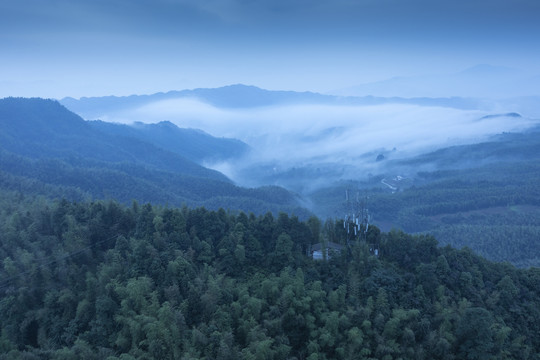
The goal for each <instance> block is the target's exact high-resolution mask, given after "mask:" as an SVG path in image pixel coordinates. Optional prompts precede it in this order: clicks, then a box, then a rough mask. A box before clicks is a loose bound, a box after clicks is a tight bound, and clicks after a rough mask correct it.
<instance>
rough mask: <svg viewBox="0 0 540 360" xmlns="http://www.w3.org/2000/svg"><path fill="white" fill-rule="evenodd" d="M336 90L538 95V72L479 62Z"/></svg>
mask: <svg viewBox="0 0 540 360" xmlns="http://www.w3.org/2000/svg"><path fill="white" fill-rule="evenodd" d="M335 93H337V94H340V95H344V96H365V95H373V96H380V97H395V96H398V97H400V96H403V97H408V98H414V97H424V96H430V97H453V96H456V95H459V96H463V97H472V98H509V97H510V98H511V97H523V96H540V86H539V83H538V74H533V75H530V74H525V73H523V72H521V71H520V70H517V69H513V68H508V67H502V66H493V65H489V64H478V65H475V66H472V67H470V68H467V69H465V70H463V71H459V72H457V73H451V74H432V75H421V76H407V77H394V78H390V79H386V80H381V81H375V82H370V83H364V84H359V85H357V86H352V87H349V88H345V89H340V90H337V91H336V92H335Z"/></svg>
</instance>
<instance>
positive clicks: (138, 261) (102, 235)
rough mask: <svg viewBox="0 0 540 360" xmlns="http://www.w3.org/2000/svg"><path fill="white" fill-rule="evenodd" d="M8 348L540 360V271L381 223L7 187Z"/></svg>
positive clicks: (69, 354) (0, 295) (0, 229)
mask: <svg viewBox="0 0 540 360" xmlns="http://www.w3.org/2000/svg"><path fill="white" fill-rule="evenodd" d="M0 204H1V206H0V240H1V241H0V261H1V264H0V330H1V332H0V354H1V355H0V358H1V359H15V358H27V359H33V358H41V359H79V358H84V359H109V360H113V359H134V358H147V359H150V358H156V359H201V358H205V359H538V355H537V354H538V353H539V351H540V337H539V336H538V334H539V333H540V310H539V309H540V302H539V301H540V300H539V299H540V272H539V271H538V269H536V268H532V269H529V270H519V269H516V268H514V267H513V266H511V265H509V264H497V263H491V262H488V261H486V260H484V259H482V258H480V257H478V256H477V255H475V254H474V253H472V252H471V251H470V250H468V249H464V250H455V249H452V248H450V247H445V248H440V247H438V246H437V242H436V241H435V239H434V238H433V237H430V236H411V235H407V234H405V233H403V232H398V231H392V232H390V233H382V234H381V233H380V232H379V231H378V229H376V228H375V227H373V228H374V229H375V230H373V232H372V235H371V236H372V237H373V238H374V239H373V240H375V241H378V242H379V243H380V254H381V255H380V256H379V257H375V256H373V255H371V253H370V251H369V246H368V245H367V244H366V243H357V244H353V246H352V248H351V249H350V251H347V250H345V251H343V252H342V253H341V254H339V253H334V254H333V256H332V257H331V258H330V259H329V260H328V261H318V262H316V261H313V260H311V259H310V258H309V257H308V256H306V250H307V248H306V247H307V246H308V245H311V244H314V243H316V242H319V241H320V240H321V239H322V240H329V239H330V238H331V239H333V241H338V242H342V241H343V240H344V237H343V234H342V233H340V232H339V231H338V228H339V226H337V225H336V224H339V223H340V221H335V222H334V221H329V222H327V223H326V224H325V225H324V226H322V225H321V223H320V221H319V220H317V219H316V218H311V219H310V220H309V221H308V222H306V223H304V222H301V221H299V220H298V218H296V217H294V216H289V215H287V214H284V213H281V214H279V215H278V216H277V217H274V216H272V215H271V214H267V215H265V216H258V217H257V216H255V215H253V214H250V215H246V214H245V213H239V214H233V213H230V212H226V211H224V210H218V211H210V210H206V209H204V208H197V209H189V208H187V207H183V208H181V209H177V208H168V207H166V208H163V207H154V206H150V205H148V204H145V205H140V204H138V203H136V202H134V203H133V204H132V205H131V206H130V207H125V206H122V205H120V204H118V203H116V202H113V201H106V202H105V201H97V202H80V203H72V202H68V201H57V202H54V203H51V202H48V201H45V200H43V199H40V198H32V197H24V196H22V195H20V193H9V192H5V191H2V192H0Z"/></svg>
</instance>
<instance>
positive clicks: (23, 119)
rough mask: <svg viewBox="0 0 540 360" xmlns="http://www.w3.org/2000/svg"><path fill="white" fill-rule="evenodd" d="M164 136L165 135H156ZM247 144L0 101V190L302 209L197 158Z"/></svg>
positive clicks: (54, 106) (38, 103)
mask: <svg viewBox="0 0 540 360" xmlns="http://www.w3.org/2000/svg"><path fill="white" fill-rule="evenodd" d="M164 133H167V136H163V137H161V135H163V134H164ZM160 134H161V135H160ZM175 139H176V141H175ZM182 143H183V144H184V145H186V144H187V146H182V145H181V144H182ZM196 144H198V145H199V146H198V147H197V146H195V145H196ZM214 145H215V146H216V147H213V146H214ZM246 148H247V146H246V145H245V144H243V143H241V142H239V141H236V140H230V139H216V138H213V137H211V136H209V135H208V134H205V133H203V132H199V131H195V130H183V129H179V128H177V127H176V126H174V125H173V124H170V123H160V124H155V125H141V124H138V125H136V126H134V127H132V128H131V127H127V126H125V125H115V124H104V123H101V122H90V121H85V120H83V119H82V118H81V117H80V116H78V115H76V114H74V113H73V112H71V111H69V110H67V109H66V108H65V107H64V106H62V105H61V104H60V103H58V102H57V101H53V100H44V99H37V98H35V99H23V98H6V99H2V100H0V168H1V170H2V171H1V173H0V177H1V178H0V186H2V187H3V188H7V189H10V190H19V191H22V192H24V193H27V194H46V195H48V196H55V195H61V196H64V197H67V198H70V199H74V200H79V199H84V198H94V199H102V198H114V199H117V200H119V201H122V202H125V203H129V202H131V201H132V200H137V201H140V202H152V203H155V204H170V205H176V206H180V205H182V204H186V205H190V206H207V207H209V208H219V207H224V208H227V209H231V210H243V211H246V212H255V213H259V214H262V213H266V212H269V211H270V212H274V213H277V212H279V211H288V212H295V213H296V214H306V211H305V210H303V209H301V208H299V207H298V204H297V199H296V198H295V196H293V195H291V194H290V193H289V192H288V191H286V190H285V189H282V188H279V187H263V188H258V189H246V188H241V187H238V186H236V185H234V184H233V183H232V182H231V181H230V180H229V179H228V178H227V177H226V176H225V175H223V174H221V173H219V172H218V171H215V170H211V169H207V168H205V167H203V166H201V165H199V164H198V163H197V161H202V160H203V159H207V158H211V157H212V151H215V152H216V154H217V153H219V152H221V154H218V155H216V156H217V157H223V156H233V155H239V154H241V153H242V152H243V151H245V150H246ZM186 149H188V150H186ZM189 149H191V150H189ZM182 153H183V155H185V156H182ZM188 157H191V158H188Z"/></svg>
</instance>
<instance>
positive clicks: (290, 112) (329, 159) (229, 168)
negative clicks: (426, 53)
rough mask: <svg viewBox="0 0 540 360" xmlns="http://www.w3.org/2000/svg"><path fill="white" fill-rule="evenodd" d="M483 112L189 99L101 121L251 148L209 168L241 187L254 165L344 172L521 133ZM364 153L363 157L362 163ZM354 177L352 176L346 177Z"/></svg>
mask: <svg viewBox="0 0 540 360" xmlns="http://www.w3.org/2000/svg"><path fill="white" fill-rule="evenodd" d="M484 115H486V112H484V111H478V110H458V109H449V108H438V107H423V106H413V105H378V106H332V105H294V106H274V107H260V108H252V109H233V110H230V109H220V108H216V107H213V106H211V105H208V104H205V103H202V102H200V101H198V100H196V99H180V100H167V101H160V102H155V103H152V104H149V105H146V106H143V107H140V108H137V109H132V110H129V111H125V112H122V113H116V114H110V115H109V116H108V117H105V118H103V119H104V120H108V121H117V122H124V123H125V122H131V121H142V122H147V123H152V122H157V121H163V120H168V121H171V122H173V123H175V124H176V125H178V126H179V127H188V128H190V127H191V128H199V129H202V130H204V131H206V132H208V133H210V134H212V135H214V136H218V137H233V138H237V139H240V140H242V141H244V142H246V143H248V144H249V145H250V146H251V147H252V148H253V153H252V154H251V155H250V157H248V158H246V159H244V160H243V162H242V163H240V162H238V161H235V162H234V163H232V164H231V163H225V164H211V166H212V167H214V168H216V169H218V170H220V171H223V172H224V173H225V174H227V175H229V176H230V177H232V178H233V179H235V180H237V181H239V182H240V183H246V179H241V178H239V176H245V174H246V173H245V172H243V171H242V169H245V168H249V167H252V166H254V165H256V166H261V165H264V164H267V166H269V167H274V166H279V168H280V169H281V170H284V169H288V168H292V167H302V166H306V165H308V164H309V165H313V164H339V165H340V166H344V167H347V168H349V169H365V168H367V167H373V166H374V164H373V163H374V160H375V157H376V156H377V154H378V153H381V152H382V153H390V152H391V150H392V149H394V148H395V149H397V151H394V152H391V156H392V157H393V158H399V157H409V156H413V155H416V154H419V153H422V152H426V151H431V150H434V149H436V148H441V147H444V146H450V145H455V144H467V143H475V142H479V141H482V140H484V139H486V138H487V137H488V136H489V135H494V134H498V133H501V132H505V131H515V130H522V129H524V128H526V127H528V126H531V125H532V124H534V123H535V122H534V121H532V120H529V119H527V118H512V119H509V118H506V117H486V118H483V116H484ZM366 154H369V156H366ZM353 172H354V171H353Z"/></svg>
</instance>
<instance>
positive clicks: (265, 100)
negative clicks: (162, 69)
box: [59, 84, 485, 120]
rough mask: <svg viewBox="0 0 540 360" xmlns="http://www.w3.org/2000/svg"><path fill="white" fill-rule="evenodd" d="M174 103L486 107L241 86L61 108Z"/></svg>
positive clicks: (81, 110)
mask: <svg viewBox="0 0 540 360" xmlns="http://www.w3.org/2000/svg"><path fill="white" fill-rule="evenodd" d="M173 99H196V100H199V101H201V102H204V103H207V104H210V105H212V106H215V107H218V108H254V107H262V106H274V105H296V104H323V105H381V104H410V105H420V106H439V107H450V108H457V109H477V108H481V107H484V106H485V103H484V101H483V100H479V99H471V98H461V97H450V98H444V97H441V98H428V97H417V98H402V97H376V96H362V97H355V96H336V95H325V94H320V93H314V92H296V91H274V90H264V89H261V88H258V87H256V86H248V85H242V84H236V85H229V86H224V87H220V88H200V89H193V90H181V91H169V92H166V93H155V94H151V95H131V96H120V97H118V96H103V97H82V98H80V99H74V98H70V97H67V98H63V99H61V100H59V101H60V103H61V104H62V105H64V106H65V107H67V108H68V109H70V110H71V111H73V112H75V113H77V114H79V115H81V116H82V117H84V118H85V119H89V120H94V119H99V118H100V117H101V116H103V115H104V114H108V113H114V112H117V111H122V110H126V109H131V108H138V107H142V106H145V105H148V104H151V103H153V102H158V101H164V100H173Z"/></svg>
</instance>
